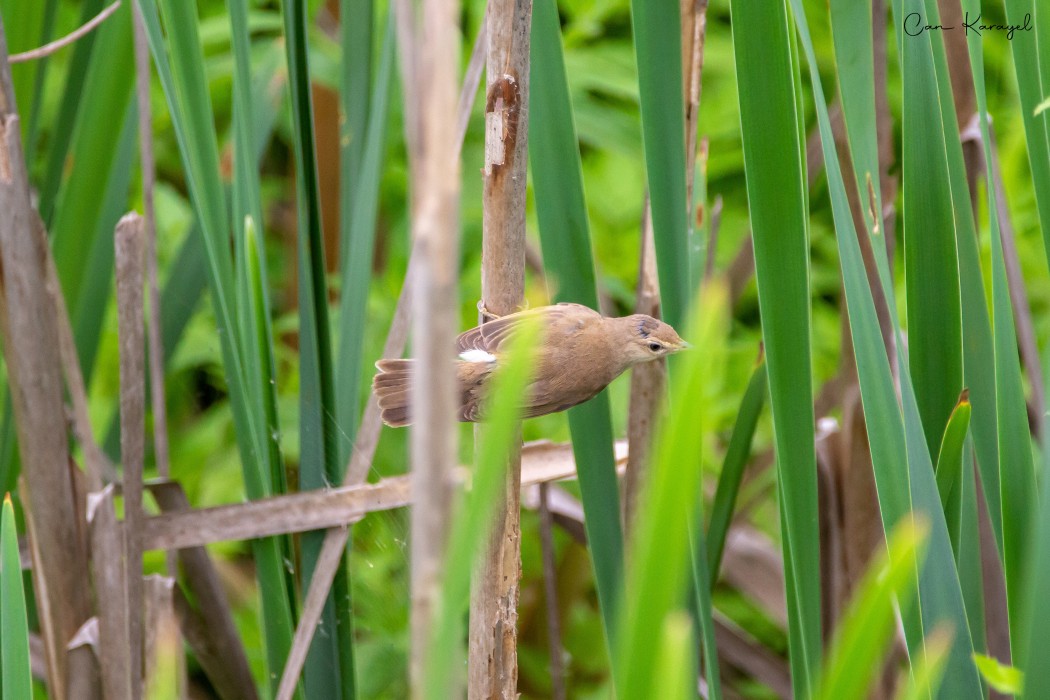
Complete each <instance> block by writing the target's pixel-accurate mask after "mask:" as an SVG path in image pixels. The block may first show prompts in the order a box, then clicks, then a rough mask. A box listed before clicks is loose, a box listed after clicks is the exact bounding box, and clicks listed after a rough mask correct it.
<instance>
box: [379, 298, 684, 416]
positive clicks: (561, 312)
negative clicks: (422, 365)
mask: <svg viewBox="0 0 1050 700" xmlns="http://www.w3.org/2000/svg"><path fill="white" fill-rule="evenodd" d="M536 317H539V319H540V321H539V322H540V326H541V336H540V340H539V342H538V345H537V348H536V356H535V360H534V365H533V374H532V379H531V383H530V384H529V387H528V390H527V392H526V394H525V402H524V406H523V407H522V412H523V417H525V418H532V417H535V416H543V415H546V414H548V413H557V412H558V411H564V410H566V409H568V408H572V407H573V406H576V405H577V404H581V403H583V402H584V401H588V400H590V399H592V398H594V397H595V396H596V395H597V394H598V393H599V392H600V391H601V390H602V389H604V388H605V387H606V386H608V385H609V384H610V383H611V382H612V381H613V380H614V379H616V377H618V376H620V374H622V373H623V372H624V371H625V370H627V369H628V368H630V367H632V366H634V365H637V364H640V363H643V362H652V361H653V360H658V359H660V358H662V357H667V356H668V355H671V354H673V353H676V352H679V351H680V350H684V349H686V348H688V347H690V346H689V344H688V343H687V342H685V341H684V340H682V338H681V337H680V336H679V335H678V333H677V332H676V331H675V329H674V328H672V327H671V326H669V325H668V324H666V323H664V322H663V321H660V320H659V319H656V318H653V317H652V316H647V315H645V314H634V315H631V316H623V317H618V318H612V317H606V316H602V315H601V314H600V313H598V312H597V311H595V310H593V309H591V308H589V307H587V306H583V305H581V304H570V303H561V304H554V305H551V306H541V307H537V308H534V309H528V310H525V311H519V312H517V313H513V314H508V315H506V316H501V317H498V318H496V319H495V320H492V321H489V322H487V323H483V324H481V325H479V326H476V327H474V328H471V329H470V330H469V331H465V332H463V333H461V334H460V335H459V337H458V338H457V339H456V352H457V354H458V358H457V359H456V361H455V371H456V376H457V378H458V380H459V382H458V383H459V420H460V421H461V422H478V421H479V420H481V419H483V418H484V414H485V400H486V387H487V385H488V381H489V378H490V377H491V376H492V373H493V371H494V370H495V369H496V368H497V367H499V365H500V358H501V356H502V354H503V353H504V352H506V350H507V347H508V346H509V345H510V343H508V338H510V337H511V336H512V335H513V334H514V332H515V330H516V329H517V328H520V325H521V322H522V321H523V320H525V319H527V318H536ZM414 366H415V360H411V359H382V360H379V361H378V362H376V369H377V370H379V371H378V372H377V373H376V375H375V377H374V378H373V380H372V390H373V391H374V393H375V395H376V398H377V400H378V404H379V408H380V410H381V416H382V419H383V422H384V423H386V424H387V425H389V426H391V427H395V428H399V427H404V426H407V425H411V424H412V405H411V383H412V373H413V371H414Z"/></svg>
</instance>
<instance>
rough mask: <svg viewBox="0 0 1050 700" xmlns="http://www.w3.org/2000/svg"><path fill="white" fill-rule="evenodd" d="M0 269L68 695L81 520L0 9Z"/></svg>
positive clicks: (44, 602)
mask: <svg viewBox="0 0 1050 700" xmlns="http://www.w3.org/2000/svg"><path fill="white" fill-rule="evenodd" d="M0 212H3V216H2V217H0V269H2V271H3V274H2V284H3V286H4V295H3V296H4V299H5V301H6V306H5V309H4V313H3V330H4V331H5V332H4V333H3V350H4V359H5V361H6V364H7V378H8V384H9V387H10V390H11V398H12V407H13V410H14V416H15V423H16V426H17V431H18V448H19V454H20V455H21V459H22V473H23V474H24V476H25V486H26V491H27V494H28V495H27V497H26V498H25V499H23V505H24V506H25V508H26V518H27V525H28V529H29V531H30V533H31V534H32V539H33V542H32V545H33V549H34V551H35V552H37V553H38V555H37V556H35V557H34V567H33V590H34V593H35V597H36V600H37V606H38V607H37V609H38V613H39V616H40V627H41V631H42V634H43V636H44V641H45V648H46V651H47V663H48V684H49V688H50V691H51V694H52V696H54V697H66V695H67V692H66V669H67V657H66V642H68V641H69V640H70V639H71V638H72V637H73V635H74V634H75V633H76V631H77V630H78V629H79V628H80V626H81V624H82V623H83V622H84V621H85V620H86V619H87V618H88V616H89V615H90V603H89V593H88V589H87V587H85V586H84V581H85V580H87V556H86V553H85V552H84V549H83V547H82V546H81V542H82V538H81V535H82V528H81V527H80V525H81V524H80V523H79V522H78V520H77V513H78V512H79V511H80V509H79V508H77V507H76V503H75V500H74V489H73V482H72V478H71V477H72V475H71V472H70V462H69V450H68V443H67V440H66V434H67V429H66V421H65V410H64V406H63V401H62V364H61V359H60V354H59V349H58V339H59V335H58V330H57V327H56V325H57V324H56V323H55V314H54V309H53V305H52V302H51V299H50V298H49V296H48V292H47V272H46V265H45V260H46V254H45V251H44V248H43V246H44V245H45V244H44V241H43V237H41V236H38V235H36V234H35V233H34V230H33V229H34V227H35V226H39V225H40V224H39V218H38V217H37V214H36V212H35V211H34V210H33V208H32V204H31V202H30V186H29V177H28V174H27V172H26V165H25V156H24V154H23V152H22V142H21V133H20V122H19V118H18V114H17V113H16V109H15V99H14V90H13V87H12V83H11V71H10V66H9V64H8V60H7V41H6V38H5V35H4V25H3V20H2V19H0Z"/></svg>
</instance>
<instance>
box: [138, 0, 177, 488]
mask: <svg viewBox="0 0 1050 700" xmlns="http://www.w3.org/2000/svg"><path fill="white" fill-rule="evenodd" d="M134 25H135V95H136V99H137V103H138V112H139V158H140V160H141V162H142V214H143V219H144V222H145V230H146V274H147V282H148V287H147V290H148V294H149V298H148V303H149V319H150V322H149V328H148V333H149V338H148V340H149V346H148V347H149V386H150V400H151V403H150V408H151V410H152V413H153V458H154V461H155V462H156V464H157V474H158V475H159V476H160V477H161V478H167V477H168V476H169V474H170V473H171V468H170V459H169V456H168V409H167V405H166V403H165V400H164V345H163V343H162V341H161V333H160V331H161V315H160V283H159V281H158V277H159V274H158V269H157V219H156V214H155V213H154V207H153V192H154V189H155V183H156V177H157V174H156V165H155V161H154V157H153V114H152V112H151V110H150V99H149V83H150V58H149V44H148V43H147V42H146V25H145V24H144V20H143V19H142V13H141V12H140V11H139V8H138V5H136V6H135V21H134Z"/></svg>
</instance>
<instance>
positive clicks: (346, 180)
mask: <svg viewBox="0 0 1050 700" xmlns="http://www.w3.org/2000/svg"><path fill="white" fill-rule="evenodd" d="M374 11H375V8H374V3H372V2H355V1H354V0H340V3H339V17H340V18H341V20H340V22H339V31H340V35H339V38H340V43H341V44H342V48H343V53H342V58H341V71H342V72H341V75H340V78H341V82H340V84H339V99H340V106H341V108H342V111H343V115H344V117H343V120H342V123H341V125H340V133H339V144H340V159H339V184H340V187H341V189H342V193H341V199H342V207H345V209H341V210H340V211H341V213H340V222H339V223H340V226H341V230H340V236H339V243H340V249H339V250H340V264H339V268H340V269H341V270H345V269H346V266H347V256H348V255H350V247H351V243H352V241H353V239H352V237H351V235H350V233H351V231H353V230H354V229H353V228H352V226H351V217H352V216H353V213H354V212H356V210H357V190H358V188H360V187H363V186H365V183H366V179H365V174H364V171H363V168H364V161H365V157H366V156H365V150H366V148H368V147H369V146H370V145H372V139H371V138H370V137H369V136H368V129H370V126H369V124H370V123H374V122H373V120H374V119H375V118H376V117H374V116H370V113H371V115H375V114H377V113H379V114H380V115H382V112H384V111H385V110H377V107H376V104H375V98H376V97H380V96H381V95H383V94H385V93H386V92H388V91H389V87H388V86H385V87H382V88H380V87H379V84H380V83H381V82H382V81H383V79H382V77H381V76H377V78H376V90H377V95H376V96H375V97H372V96H371V95H370V90H371V85H372V48H373V43H374V40H373V38H372V34H373V32H374V29H373V17H372V15H373V14H374ZM391 21H392V13H388V16H387V25H388V29H387V32H388V35H389V30H390V27H389V25H390V24H391ZM388 50H389V49H388V48H387V47H385V46H384V48H383V49H382V51H383V52H384V53H383V55H384V56H385V52H386V51H388ZM384 60H386V59H385V58H380V64H382V63H383V61H384ZM383 71H384V69H383V68H380V69H379V73H380V74H382V73H383ZM379 119H381V120H382V116H380V117H379ZM380 145H382V142H380Z"/></svg>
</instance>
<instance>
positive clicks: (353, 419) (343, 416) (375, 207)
mask: <svg viewBox="0 0 1050 700" xmlns="http://www.w3.org/2000/svg"><path fill="white" fill-rule="evenodd" d="M354 4H357V5H364V4H368V3H354ZM344 24H345V23H344ZM394 27H395V25H394V14H393V13H392V12H391V13H388V14H387V18H386V29H385V31H384V36H383V45H382V49H381V53H380V58H379V72H378V74H377V75H376V81H375V87H374V90H373V94H372V97H371V99H369V100H368V101H367V103H368V104H369V105H371V113H370V114H369V117H368V138H367V141H366V143H365V145H364V147H363V148H362V149H360V150H362V153H361V157H360V158H359V157H358V155H357V153H356V150H355V144H358V145H359V144H360V142H361V141H362V138H361V133H360V132H358V133H354V132H352V131H351V132H350V133H344V135H343V137H342V142H343V144H344V145H343V148H342V154H341V158H342V161H341V167H342V175H341V176H340V177H341V180H340V182H341V183H342V185H343V204H342V210H341V211H342V213H341V216H342V220H341V221H340V240H341V241H342V244H343V249H344V255H343V259H342V265H341V267H340V269H341V271H342V279H343V284H342V290H341V293H340V297H339V325H340V330H339V355H338V357H337V366H336V377H337V378H338V386H339V394H338V396H337V398H336V400H337V401H338V412H337V415H338V417H339V428H340V432H341V434H342V436H343V439H342V440H341V441H340V443H339V445H340V451H339V462H340V464H346V463H347V460H348V459H349V458H350V448H351V447H352V446H353V441H354V438H355V437H356V434H357V424H358V421H359V416H358V414H359V413H360V411H359V406H360V396H359V393H360V387H361V364H362V353H363V347H364V338H365V332H366V330H365V315H366V314H365V312H366V310H367V306H368V289H369V282H371V279H372V258H373V253H374V250H375V239H376V220H377V217H378V211H379V185H380V183H381V181H382V169H383V149H384V147H385V145H386V129H387V121H388V119H387V111H388V106H389V101H390V90H391V85H392V77H393V68H394ZM344 54H345V55H344V60H346V58H347V56H349V54H350V52H349V51H347V50H344ZM343 72H344V75H349V74H351V73H355V74H356V72H357V71H356V70H355V69H354V66H353V65H344V67H343ZM367 87H368V83H367V82H366V83H365V88H366V89H365V90H364V91H363V92H364V93H367ZM343 93H344V111H346V110H349V109H350V105H349V103H348V102H347V97H348V96H349V95H354V96H359V95H360V94H362V91H361V90H360V88H359V87H358V86H352V85H344V86H343ZM359 100H360V97H358V99H357V100H354V101H355V102H356V101H359ZM347 114H349V111H347ZM352 128H354V127H352V126H351V125H350V123H349V117H348V122H347V124H345V125H344V129H352ZM360 128H361V129H362V130H363V128H364V125H363V124H362V125H361V127H360ZM358 161H359V164H358V166H357V169H356V170H355V169H354V167H353V164H354V163H355V162H358ZM351 192H353V193H354V194H353V196H350V193H351Z"/></svg>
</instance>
